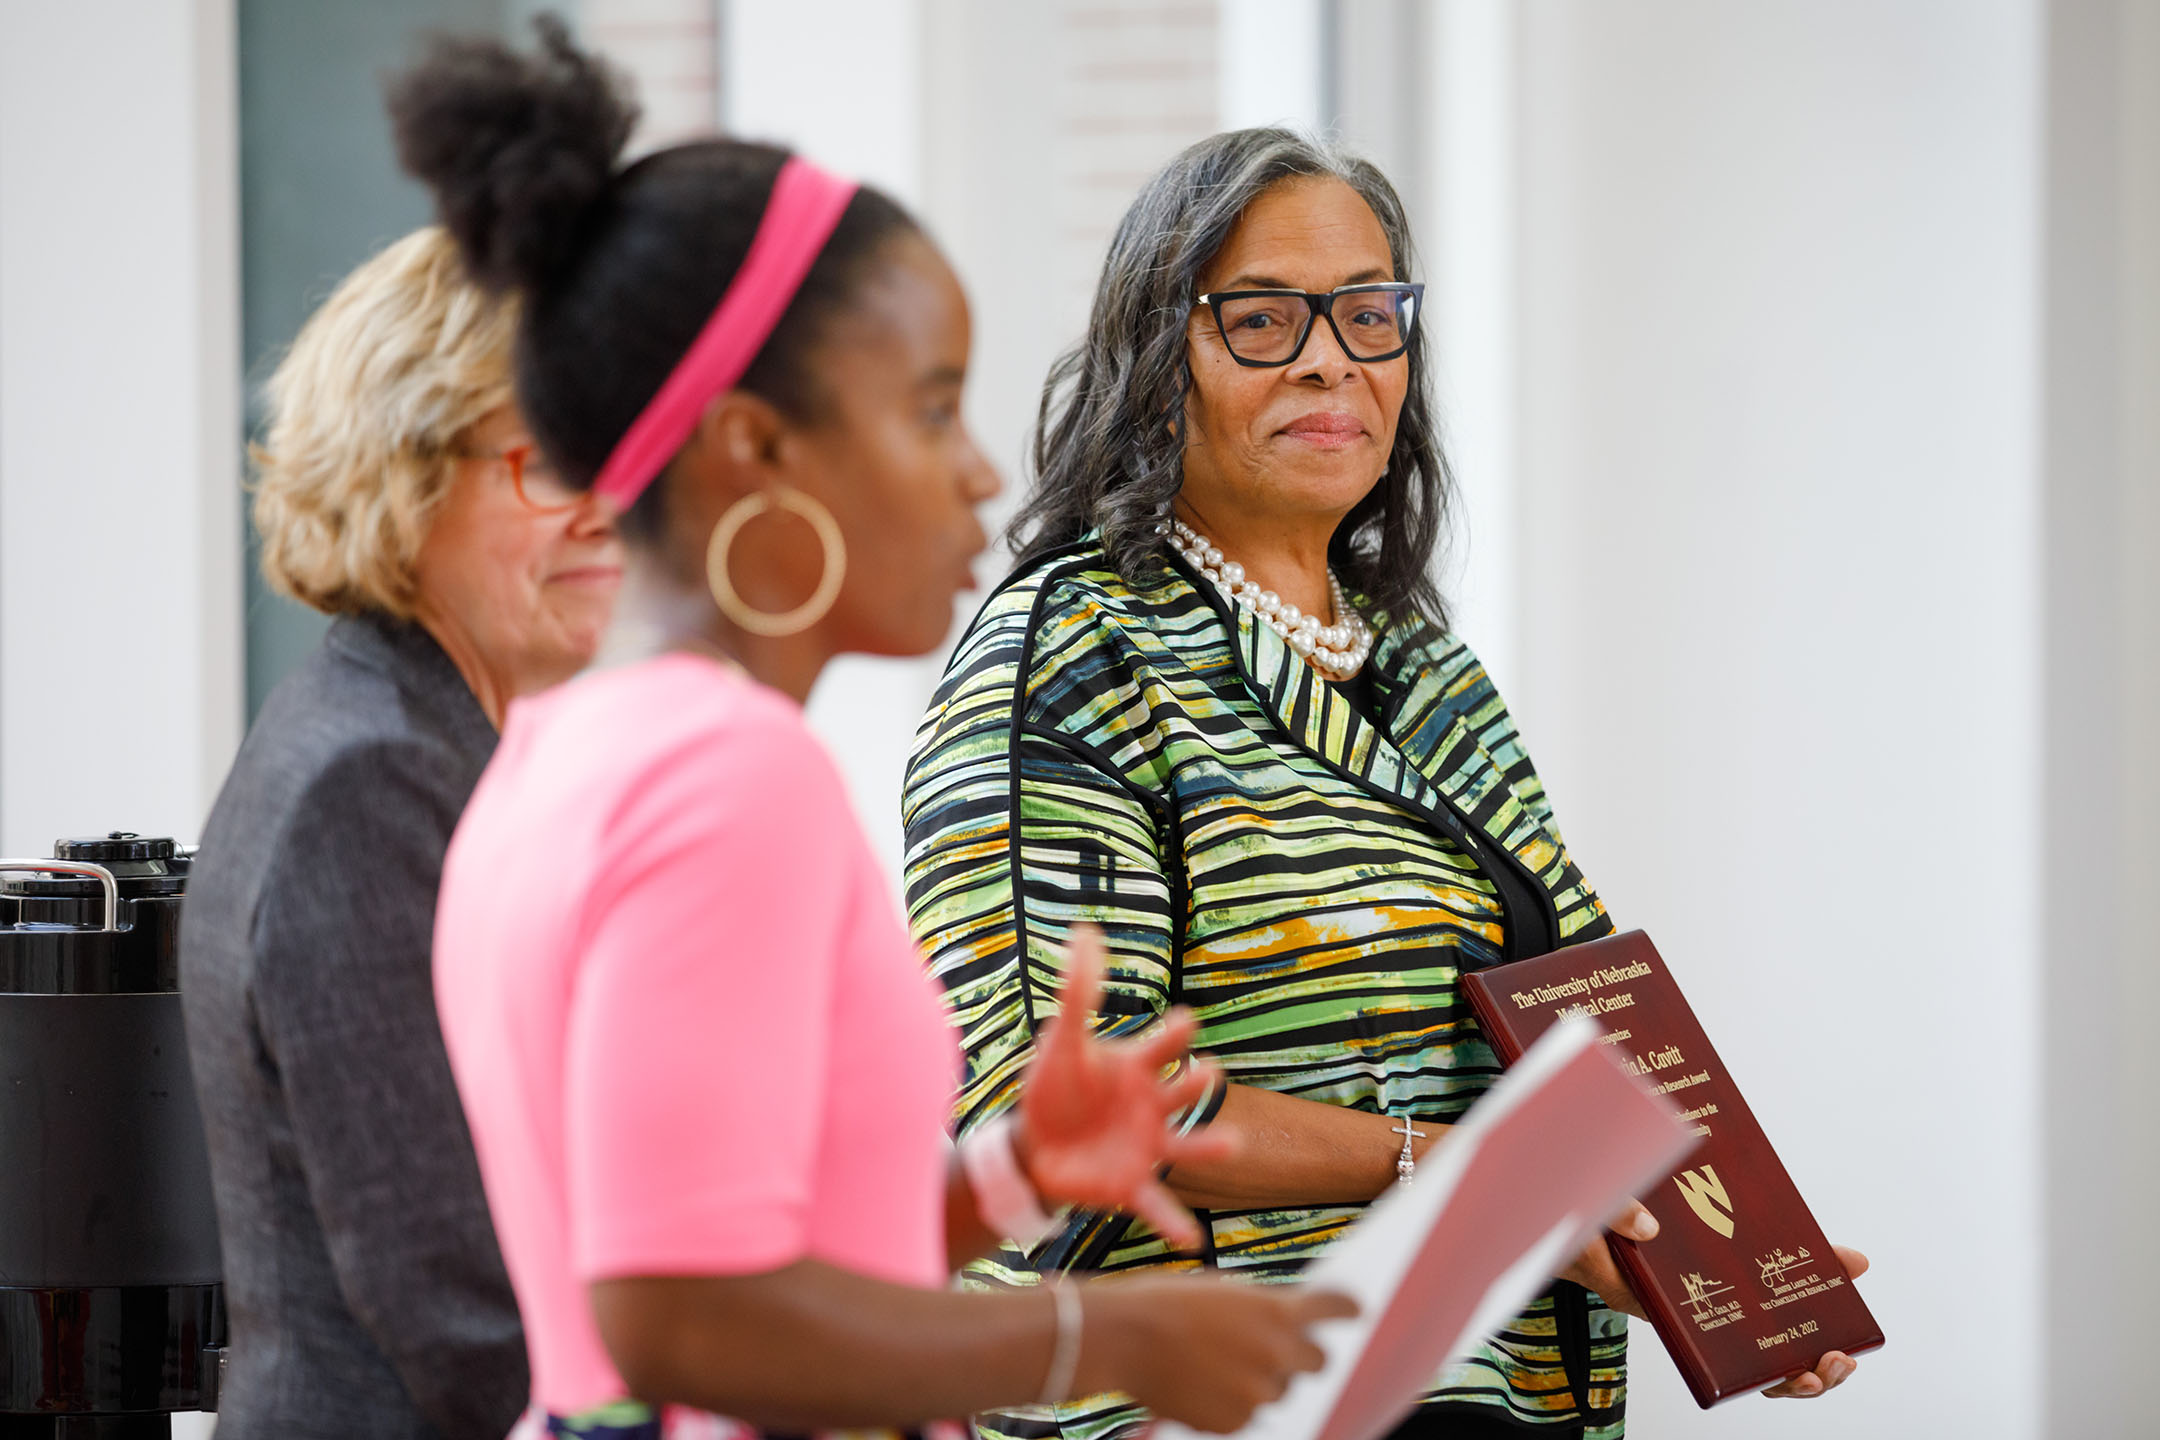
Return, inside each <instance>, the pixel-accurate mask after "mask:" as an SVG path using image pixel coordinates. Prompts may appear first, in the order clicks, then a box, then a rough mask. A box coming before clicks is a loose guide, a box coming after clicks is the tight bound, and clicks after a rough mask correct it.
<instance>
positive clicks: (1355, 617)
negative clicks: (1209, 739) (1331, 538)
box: [1170, 519, 1373, 680]
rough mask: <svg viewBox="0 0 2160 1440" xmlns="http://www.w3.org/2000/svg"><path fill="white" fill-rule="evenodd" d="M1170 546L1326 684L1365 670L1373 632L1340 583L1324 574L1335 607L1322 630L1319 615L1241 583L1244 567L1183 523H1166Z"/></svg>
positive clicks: (1268, 592)
mask: <svg viewBox="0 0 2160 1440" xmlns="http://www.w3.org/2000/svg"><path fill="white" fill-rule="evenodd" d="M1170 524H1171V530H1170V546H1171V548H1172V549H1174V550H1176V551H1177V552H1178V554H1180V555H1182V556H1184V557H1185V558H1186V559H1187V560H1188V561H1190V562H1191V564H1192V567H1193V568H1194V569H1195V570H1198V571H1199V572H1200V573H1201V574H1202V575H1205V576H1207V578H1208V579H1210V580H1212V581H1214V582H1215V584H1216V585H1217V586H1219V587H1220V588H1221V589H1222V592H1223V593H1224V594H1225V595H1228V596H1229V597H1230V598H1231V599H1232V600H1234V601H1236V602H1237V604H1238V605H1239V607H1240V608H1242V609H1245V610H1248V611H1250V612H1251V613H1252V615H1253V616H1254V617H1255V618H1256V619H1258V620H1260V621H1261V622H1263V623H1264V624H1266V625H1267V627H1268V628H1269V629H1271V630H1273V631H1274V632H1275V633H1276V634H1277V635H1280V636H1282V638H1283V643H1284V644H1285V645H1288V646H1289V647H1290V648H1291V649H1292V650H1295V651H1297V653H1298V654H1300V655H1302V656H1304V657H1305V658H1306V659H1307V660H1309V661H1311V662H1312V666H1313V668H1314V669H1315V670H1318V671H1319V672H1320V673H1321V674H1322V675H1325V676H1326V677H1327V678H1328V679H1330V680H1347V679H1349V678H1350V677H1351V676H1353V675H1355V674H1357V673H1358V671H1360V670H1362V669H1363V668H1364V667H1365V660H1366V657H1367V656H1369V655H1371V654H1372V647H1373V629H1372V626H1370V625H1368V624H1366V623H1365V617H1364V616H1362V615H1360V614H1358V612H1357V611H1356V610H1355V609H1354V608H1352V607H1351V604H1350V597H1349V596H1348V595H1347V594H1345V593H1344V591H1343V587H1342V581H1340V580H1338V579H1336V578H1335V571H1334V569H1333V568H1332V567H1330V568H1329V570H1328V577H1327V582H1328V597H1329V598H1330V599H1331V600H1333V601H1334V602H1335V614H1336V617H1337V619H1336V623H1335V624H1333V625H1322V624H1321V623H1320V617H1319V616H1317V615H1307V614H1306V613H1304V612H1303V611H1302V610H1300V609H1298V607H1297V606H1295V605H1292V604H1291V603H1290V602H1289V601H1287V600H1285V599H1283V598H1282V597H1281V596H1280V595H1277V594H1276V593H1275V592H1274V591H1272V590H1263V589H1261V588H1260V587H1259V586H1258V585H1255V584H1254V583H1253V582H1252V581H1250V580H1247V579H1246V578H1245V567H1244V566H1242V565H1240V564H1238V562H1237V561H1235V560H1230V559H1226V558H1224V556H1223V552H1222V551H1220V550H1218V549H1217V548H1215V546H1214V544H1213V543H1212V542H1210V541H1209V539H1208V538H1207V536H1205V535H1202V534H1201V533H1200V532H1199V531H1197V530H1195V529H1193V528H1192V526H1190V525H1187V524H1186V523H1185V522H1184V521H1182V520H1175V519H1174V520H1172V521H1171V522H1170Z"/></svg>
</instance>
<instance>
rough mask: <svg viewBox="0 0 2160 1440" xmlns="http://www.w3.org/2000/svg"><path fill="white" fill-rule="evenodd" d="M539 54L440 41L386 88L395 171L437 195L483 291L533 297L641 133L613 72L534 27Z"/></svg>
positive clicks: (584, 227) (553, 29)
mask: <svg viewBox="0 0 2160 1440" xmlns="http://www.w3.org/2000/svg"><path fill="white" fill-rule="evenodd" d="M533 28H534V29H535V30H537V31H538V32H539V34H540V51H539V53H538V54H536V55H523V54H520V53H518V52H517V51H515V50H512V49H510V48H509V47H508V46H506V45H503V44H501V43H500V42H498V41H493V40H476V39H469V38H457V37H448V36H445V37H438V38H437V39H435V40H434V41H433V42H432V43H431V44H430V45H429V48H428V52H427V54H426V55H425V57H424V58H422V59H421V61H420V62H419V63H418V64H417V65H415V66H414V67H413V68H412V69H410V70H408V71H406V72H405V73H404V74H402V75H399V76H397V77H395V78H394V79H393V80H392V81H391V82H390V85H389V96H388V98H389V105H390V122H391V128H392V130H393V131H394V133H395V135H396V138H397V153H398V161H399V163H400V164H402V165H403V166H404V167H405V169H406V170H407V171H409V172H410V173H411V174H412V175H413V176H415V177H416V178H417V179H419V180H420V181H421V182H423V183H424V184H426V185H427V186H428V187H429V188H430V189H431V190H433V191H434V192H435V202H436V208H437V211H438V213H439V214H440V215H441V217H442V222H443V224H444V226H445V227H446V228H447V229H448V230H449V231H450V233H451V234H452V235H453V236H455V237H456V239H457V242H458V248H459V249H460V250H461V251H462V252H463V253H464V257H465V265H466V269H467V270H468V271H470V272H471V274H472V277H473V279H474V280H476V281H477V282H479V283H480V284H481V285H482V286H484V287H486V288H488V289H490V290H498V291H500V290H519V291H535V290H540V289H544V288H546V286H547V285H548V283H549V282H550V281H551V280H553V279H554V278H555V277H556V276H557V275H559V274H560V273H561V272H562V270H563V269H564V268H565V266H566V264H567V263H568V261H569V260H570V258H571V257H572V256H573V255H575V254H576V253H577V251H578V248H579V246H580V245H581V244H582V243H583V241H584V239H585V237H586V236H587V235H588V234H589V233H590V232H591V229H592V225H593V221H594V219H595V217H596V216H597V214H598V213H599V211H600V209H601V207H602V205H603V203H604V202H605V201H606V199H607V196H608V192H609V188H610V186H611V185H612V183H613V181H614V178H615V173H616V171H615V162H616V160H617V158H618V157H619V156H620V155H621V154H622V148H623V145H624V143H625V142H626V141H627V140H628V139H629V138H630V131H631V129H632V127H633V126H635V125H636V123H637V115H638V111H637V105H636V103H635V102H634V101H632V100H631V99H630V97H629V94H628V92H627V91H626V89H625V88H624V86H623V83H622V81H621V80H620V79H618V78H617V76H616V75H615V73H614V71H613V70H612V69H611V68H610V67H609V66H608V65H607V64H606V63H605V62H604V61H601V60H599V59H597V58H595V57H593V56H591V55H588V54H586V53H585V52H584V51H582V50H579V49H578V48H577V46H575V45H574V44H572V43H571V41H570V32H569V29H568V28H567V27H566V26H565V25H564V24H563V22H562V20H561V18H560V17H558V16H555V15H542V16H540V17H539V18H538V19H537V20H535V21H534V22H533Z"/></svg>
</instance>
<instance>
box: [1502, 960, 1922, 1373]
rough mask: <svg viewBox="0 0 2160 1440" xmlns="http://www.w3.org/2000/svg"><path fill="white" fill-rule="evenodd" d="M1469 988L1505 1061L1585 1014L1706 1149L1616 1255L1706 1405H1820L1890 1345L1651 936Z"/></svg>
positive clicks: (1653, 1198) (1524, 967)
mask: <svg viewBox="0 0 2160 1440" xmlns="http://www.w3.org/2000/svg"><path fill="white" fill-rule="evenodd" d="M1462 984H1463V990H1464V993H1465V994H1467V995H1468V996H1469V997H1470V1001H1471V1004H1472V1005H1473V1006H1474V1007H1475V1009H1476V1010H1477V1015H1478V1021H1479V1023H1480V1025H1482V1026H1483V1027H1484V1030H1485V1033H1486V1036H1487V1038H1488V1039H1490V1040H1491V1042H1492V1045H1493V1048H1494V1050H1495V1051H1497V1052H1498V1053H1499V1056H1500V1058H1501V1060H1502V1061H1503V1062H1506V1063H1510V1064H1512V1063H1513V1062H1514V1060H1515V1058H1516V1057H1517V1056H1519V1055H1520V1054H1521V1053H1522V1052H1523V1050H1524V1048H1525V1047H1527V1046H1528V1045H1529V1044H1530V1043H1531V1042H1533V1041H1534V1040H1536V1039H1537V1037H1538V1036H1539V1035H1540V1034H1542V1033H1543V1032H1544V1031H1545V1030H1546V1029H1548V1028H1550V1027H1551V1026H1552V1025H1554V1024H1556V1023H1558V1022H1559V1021H1560V1020H1562V1019H1565V1018H1567V1017H1568V1016H1571V1015H1585V1016H1590V1017H1592V1018H1594V1019H1596V1020H1597V1021H1598V1022H1599V1023H1600V1024H1602V1025H1604V1026H1605V1027H1606V1037H1605V1038H1606V1041H1607V1042H1608V1043H1609V1044H1611V1045H1612V1046H1614V1047H1615V1050H1616V1052H1617V1053H1619V1054H1621V1055H1623V1056H1625V1057H1626V1058H1625V1064H1626V1067H1627V1068H1628V1069H1629V1070H1630V1071H1631V1072H1632V1073H1633V1074H1635V1075H1636V1076H1637V1077H1638V1078H1639V1079H1641V1080H1642V1081H1643V1082H1644V1083H1645V1084H1647V1085H1648V1086H1649V1087H1650V1088H1651V1089H1652V1090H1654V1091H1655V1092H1656V1093H1658V1094H1660V1095H1663V1096H1665V1097H1666V1098H1668V1099H1669V1100H1671V1101H1672V1102H1673V1103H1674V1104H1676V1105H1678V1106H1679V1107H1680V1116H1681V1119H1682V1120H1683V1121H1685V1122H1687V1123H1688V1124H1689V1125H1690V1126H1691V1127H1692V1128H1693V1130H1694V1132H1695V1134H1696V1136H1697V1138H1698V1140H1699V1141H1700V1146H1699V1148H1698V1149H1697V1150H1696V1151H1695V1153H1694V1154H1692V1155H1691V1156H1689V1157H1688V1161H1687V1163H1686V1165H1685V1166H1684V1167H1683V1168H1682V1169H1681V1170H1680V1171H1678V1172H1677V1173H1676V1174H1674V1175H1672V1176H1670V1177H1668V1178H1667V1179H1666V1180H1665V1181H1664V1182H1663V1183H1662V1184H1660V1185H1658V1186H1657V1187H1656V1188H1655V1189H1654V1190H1653V1191H1652V1192H1651V1193H1650V1194H1648V1195H1646V1196H1644V1197H1643V1199H1644V1202H1645V1204H1646V1205H1647V1207H1648V1208H1649V1210H1650V1211H1651V1212H1652V1214H1654V1215H1655V1216H1656V1218H1657V1222H1658V1228H1657V1236H1656V1238H1655V1239H1654V1240H1644V1241H1630V1240H1627V1239H1625V1238H1621V1237H1618V1236H1615V1237H1614V1238H1613V1239H1612V1240H1610V1242H1609V1243H1610V1245H1611V1251H1612V1259H1613V1263H1614V1265H1615V1266H1616V1267H1617V1271H1618V1274H1619V1275H1620V1276H1621V1277H1623V1278H1624V1279H1625V1281H1626V1283H1627V1286H1628V1288H1629V1289H1631V1290H1632V1291H1633V1292H1634V1296H1635V1298H1636V1299H1637V1300H1638V1301H1639V1302H1640V1304H1641V1308H1642V1310H1643V1312H1644V1313H1645V1314H1646V1315H1647V1316H1648V1318H1649V1320H1650V1322H1651V1324H1652V1325H1654V1326H1655V1327H1656V1328H1657V1332H1658V1337H1659V1338H1660V1339H1661V1340H1663V1341H1664V1342H1665V1348H1666V1349H1667V1350H1668V1351H1669V1352H1670V1353H1671V1354H1672V1357H1673V1362H1674V1363H1675V1364H1676V1365H1677V1366H1678V1367H1679V1369H1680V1373H1681V1376H1682V1378H1684V1379H1685V1380H1686V1381H1687V1384H1688V1389H1689V1390H1690V1391H1691V1392H1693V1394H1694V1396H1695V1400H1696V1403H1697V1404H1699V1405H1702V1406H1704V1407H1705V1408H1708V1407H1709V1406H1711V1405H1714V1404H1716V1403H1717V1402H1718V1401H1720V1400H1725V1399H1728V1398H1730V1397H1732V1396H1734V1395H1740V1394H1745V1393H1747V1392H1749V1391H1753V1390H1762V1389H1764V1388H1765V1387H1772V1386H1774V1387H1775V1388H1774V1389H1772V1390H1770V1393H1771V1394H1774V1395H1792V1396H1805V1395H1810V1394H1820V1393H1821V1392H1822V1390H1824V1389H1827V1388H1829V1386H1831V1385H1834V1384H1836V1383H1837V1382H1838V1381H1839V1380H1841V1379H1842V1378H1843V1377H1844V1375H1845V1374H1849V1373H1850V1366H1851V1363H1852V1362H1851V1361H1850V1359H1848V1358H1846V1357H1849V1356H1850V1355H1853V1354H1857V1353H1859V1352H1861V1351H1864V1350H1872V1349H1874V1348H1876V1347H1877V1346H1879V1345H1881V1344H1882V1343H1883V1337H1882V1330H1881V1328H1880V1327H1879V1326H1877V1325H1876V1323H1875V1319H1874V1317H1873V1316H1872V1315H1870V1314H1869V1313H1868V1309H1867V1306H1866V1305H1865V1304H1863V1303H1862V1302H1861V1299H1860V1296H1859V1294H1858V1292H1857V1291H1855V1290H1854V1289H1853V1285H1852V1280H1853V1277H1854V1276H1855V1275H1857V1274H1858V1273H1859V1272H1860V1271H1861V1270H1863V1269H1865V1268H1866V1263H1867V1262H1866V1260H1865V1259H1864V1258H1862V1257H1861V1256H1859V1255H1858V1254H1857V1252H1843V1253H1841V1252H1839V1251H1838V1250H1837V1249H1835V1248H1834V1247H1832V1246H1831V1244H1830V1242H1829V1241H1828V1240H1827V1239H1826V1238H1824V1236H1823V1233H1822V1230H1821V1228H1820V1227H1819V1226H1817V1225H1816V1223H1815V1218H1814V1216H1813V1215H1811V1214H1810V1213H1809V1211H1808V1208H1807V1204H1806V1202H1805V1201H1803V1200H1802V1199H1801V1198H1800V1192H1799V1190H1798V1189H1797V1188H1796V1187H1795V1186H1794V1185H1793V1182H1792V1178H1791V1177H1790V1176H1789V1175H1787V1174H1786V1172H1785V1167H1784V1165H1783V1163H1782V1162H1780V1161H1779V1159H1778V1156H1777V1152H1776V1151H1775V1150H1774V1149H1772V1148H1771V1145H1770V1141H1769V1138H1768V1137H1767V1136H1765V1135H1764V1134H1763V1131H1762V1127H1761V1126H1760V1125H1759V1124H1757V1123H1756V1120H1755V1116H1754V1113H1753V1112H1752V1111H1751V1110H1749V1109H1748V1105H1747V1102H1746V1100H1744V1099H1743V1098H1742V1097H1741V1095H1740V1091H1739V1088H1738V1087H1737V1086H1736V1085H1734V1084H1733V1081H1732V1077H1731V1076H1730V1075H1728V1074H1727V1073H1726V1071H1725V1067H1724V1064H1723V1062H1721V1061H1720V1060H1719V1059H1718V1056H1717V1052H1716V1051H1715V1050H1714V1049H1713V1048H1712V1047H1711V1045H1710V1041H1709V1037H1707V1036H1706V1035H1704V1034H1703V1031H1702V1026H1701V1025H1700V1024H1699V1023H1698V1022H1697V1021H1696V1019H1695V1014H1694V1012H1693V1011H1692V1010H1691V1009H1689V1007H1688V1003H1687V1001H1686V999H1685V998H1684V997H1683V996H1682V995H1681V993H1680V989H1679V986H1678V985H1676V984H1674V982H1673V979H1672V976H1671V974H1670V972H1668V971H1667V970H1666V968H1665V963H1664V961H1663V960H1662V959H1661V958H1660V957H1659V956H1658V953H1657V950H1656V948H1655V947H1654V946H1652V945H1651V943H1650V939H1649V937H1648V936H1646V935H1644V934H1643V933H1642V932H1640V931H1631V932H1629V933H1628V934H1625V935H1614V936H1610V937H1608V938H1606V939H1603V940H1593V941H1590V942H1588V943H1586V944H1582V945H1572V946H1568V947H1566V948H1565V949H1561V950H1557V951H1554V952H1553V953H1551V954H1549V955H1542V956H1539V957H1537V958H1536V959H1533V960H1523V961H1518V962H1516V963H1514V964H1511V965H1503V966H1500V967H1498V968H1495V969H1492V970H1483V971H1478V972H1476V973H1473V974H1470V975H1465V976H1464V977H1463V981H1462ZM1847 1255H1849V1256H1850V1257H1851V1258H1850V1261H1849V1262H1848V1260H1847V1259H1846V1258H1845V1257H1846V1256H1847ZM1592 1288H1598V1287H1596V1286H1593V1287H1592Z"/></svg>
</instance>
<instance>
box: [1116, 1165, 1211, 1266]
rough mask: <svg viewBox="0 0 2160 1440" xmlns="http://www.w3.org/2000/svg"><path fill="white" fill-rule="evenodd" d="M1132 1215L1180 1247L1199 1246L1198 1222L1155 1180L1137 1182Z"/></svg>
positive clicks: (1175, 1197) (1183, 1248)
mask: <svg viewBox="0 0 2160 1440" xmlns="http://www.w3.org/2000/svg"><path fill="white" fill-rule="evenodd" d="M1128 1208H1129V1209H1130V1210H1131V1211H1132V1213H1133V1214H1135V1215H1137V1216H1139V1217H1140V1219H1142V1220H1144V1221H1146V1222H1147V1226H1148V1228H1149V1229H1150V1230H1153V1231H1154V1232H1155V1233H1156V1234H1158V1235H1160V1236H1162V1237H1163V1239H1165V1240H1167V1241H1169V1242H1170V1243H1171V1244H1172V1245H1174V1246H1176V1247H1177V1248H1178V1249H1180V1250H1194V1249H1198V1248H1199V1245H1200V1222H1199V1221H1198V1220H1195V1219H1194V1218H1193V1213H1192V1211H1190V1210H1187V1209H1186V1208H1185V1207H1184V1205H1182V1204H1180V1203H1179V1201H1178V1198H1177V1196H1175V1195H1173V1194H1171V1193H1170V1192H1169V1190H1168V1189H1166V1188H1165V1187H1164V1186H1163V1184H1162V1182H1161V1181H1159V1180H1152V1179H1151V1180H1146V1181H1143V1182H1141V1185H1140V1188H1139V1189H1138V1190H1135V1191H1134V1192H1133V1197H1132V1204H1131V1205H1130V1206H1129V1207H1128Z"/></svg>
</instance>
